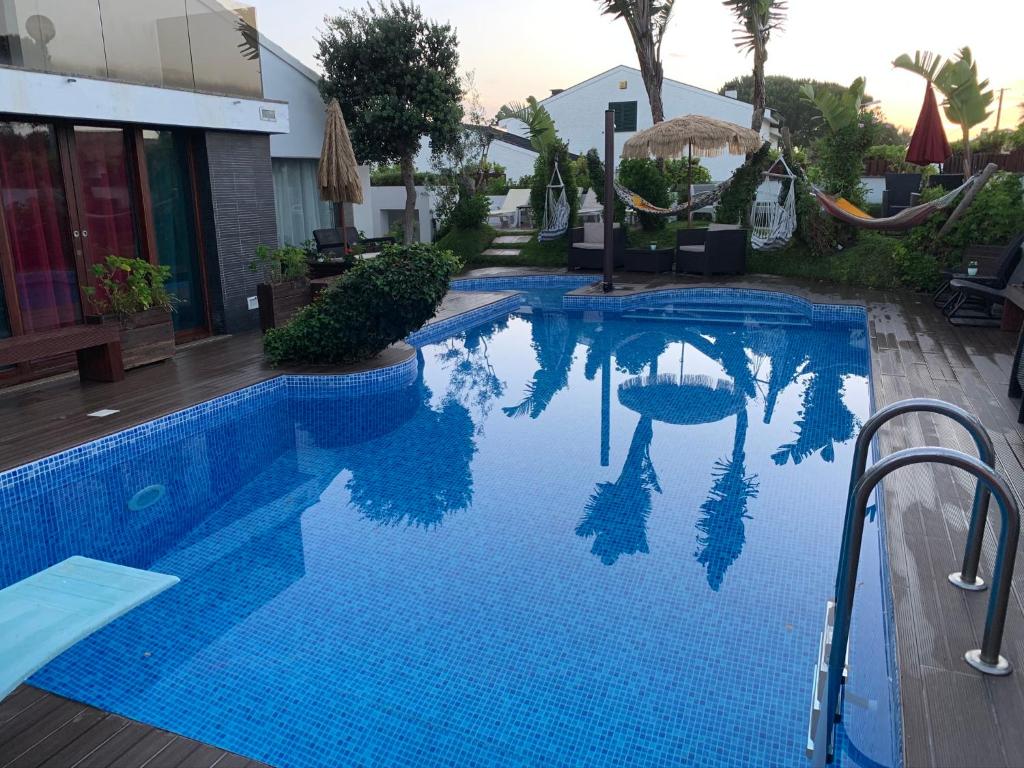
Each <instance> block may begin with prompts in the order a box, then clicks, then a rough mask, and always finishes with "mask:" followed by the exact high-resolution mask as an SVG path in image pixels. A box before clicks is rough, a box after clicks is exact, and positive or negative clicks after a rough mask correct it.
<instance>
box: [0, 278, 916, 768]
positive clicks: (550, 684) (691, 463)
mask: <svg viewBox="0 0 1024 768" xmlns="http://www.w3.org/2000/svg"><path fill="white" fill-rule="evenodd" d="M524 286H525V287H527V288H528V291H527V294H526V297H525V303H524V304H523V305H522V306H521V307H520V308H519V309H518V310H516V311H513V312H511V313H509V314H504V315H501V316H499V317H497V318H493V317H492V318H490V319H486V320H483V321H481V322H477V323H476V324H475V325H473V326H472V327H469V328H463V329H462V330H458V331H456V332H455V333H454V334H453V335H452V336H450V337H449V338H446V339H443V340H441V341H437V342H435V343H427V344H424V345H423V346H422V347H421V348H420V349H419V350H418V354H417V362H418V366H417V368H416V370H415V371H412V372H411V374H410V377H409V381H408V382H406V383H404V384H402V383H401V382H399V383H395V382H391V383H389V384H387V385H386V386H381V387H378V388H376V389H374V388H373V387H372V386H371V385H369V384H368V385H367V386H366V387H362V388H358V389H356V390H352V391H349V390H342V389H339V388H330V387H319V386H316V385H314V384H310V385H308V386H303V385H298V386H294V385H284V384H281V385H277V384H275V383H274V382H271V383H270V384H267V385H260V386H258V387H256V388H253V389H252V391H251V392H247V393H242V394H240V395H237V396H234V397H232V398H229V399H227V400H225V401H224V404H223V406H222V407H209V408H207V409H206V410H204V411H203V412H202V413H200V414H199V415H197V416H195V417H194V418H186V417H182V418H180V419H177V420H174V419H172V420H169V421H168V420H164V421H163V422H161V423H160V424H158V425H157V426H156V427H154V428H153V429H149V430H146V431H145V432H143V433H142V434H136V435H135V436H134V437H132V438H130V439H129V438H126V439H124V440H114V441H108V442H107V443H106V444H104V445H103V446H101V447H97V448H96V449H95V450H91V451H86V452H84V454H83V453H79V454H78V455H76V456H73V457H71V458H69V460H68V461H66V462H58V463H57V464H55V465H54V464H51V465H48V466H47V467H46V469H45V470H44V471H40V472H22V473H21V474H20V475H18V477H17V478H15V477H14V475H11V474H10V473H8V477H7V482H6V484H5V483H4V482H3V479H4V478H3V476H0V493H3V494H6V496H0V500H6V502H7V503H5V504H4V506H3V510H2V512H0V559H2V562H0V585H6V584H9V583H11V582H12V581H15V580H17V579H19V578H23V577H24V576H26V575H28V574H29V573H31V572H33V571H35V570H38V569H40V568H42V567H45V566H47V565H50V564H52V563H53V562H56V561H58V560H60V559H62V558H64V557H66V556H69V555H71V554H83V555H87V556H91V557H98V558H102V559H106V560H111V561H114V562H118V563H124V564H127V565H132V566H137V567H143V568H150V569H153V570H156V571H161V572H165V573H171V574H175V575H178V576H180V577H181V583H180V584H179V585H177V586H176V587H174V588H172V589H170V590H169V591H167V592H166V593H164V594H163V595H161V596H160V597H158V598H156V599H155V600H153V601H151V602H150V603H148V604H146V605H144V606H142V607H141V608H139V609H138V610H135V611H133V612H132V613H130V614H129V615H127V616H125V617H123V618H122V619H120V620H118V621H117V622H115V623H114V624H112V625H111V626H109V627H107V628H106V629H104V630H102V631H101V632H99V633H97V634H96V635H94V636H93V637H92V638H90V639H88V640H86V641H84V642H82V643H80V644H78V645H77V646H75V647H74V648H73V649H71V650H70V651H68V652H67V653H65V654H63V655H62V656H61V657H59V658H58V659H56V660H55V661H54V662H52V663H51V664H49V665H48V666H47V667H45V668H44V669H43V670H42V671H40V672H39V673H38V674H37V675H36V676H35V677H34V678H33V680H32V682H33V683H34V684H36V685H39V686H42V687H43V688H46V689H48V690H51V691H55V692H57V693H60V694H63V695H66V696H69V697H72V698H74V699H77V700H81V701H84V702H87V703H90V704H93V705H96V706H99V707H103V708H106V709H109V710H111V711H114V712H117V713H119V714H122V715H125V716H128V717H132V718H135V719H139V720H142V721H145V722H147V723H151V724H153V725H156V726H160V727H163V728H167V729H169V730H172V731H175V732H178V733H181V734H184V735H186V736H189V737H191V738H194V739H198V740H201V741H206V742H210V743H213V744H216V745H218V746H221V747H224V748H226V749H229V750H233V751H237V752H240V753H242V754H244V755H247V756H249V757H252V758H257V759H260V760H264V761H266V762H269V763H271V764H274V765H278V766H281V768H293V767H294V768H299V767H301V766H347V765H380V766H398V765H408V766H435V765H437V766H442V765H443V766H476V765H479V766H512V765H544V766H562V765H565V766H603V765H624V766H627V765H628V766H676V765H702V766H703V765H730V766H731V765H757V766H769V765H780V766H781V765H804V764H806V758H805V757H804V747H805V744H806V728H807V718H808V708H809V705H810V699H811V691H810V688H811V681H812V674H813V665H814V661H815V659H816V653H817V646H818V635H819V632H820V631H821V624H822V620H823V618H824V610H825V600H826V599H827V598H828V597H829V596H830V589H831V586H832V583H833V581H834V578H835V566H836V561H837V557H838V542H839V538H840V533H841V528H842V510H843V504H844V500H845V491H846V483H847V480H848V475H849V468H850V459H851V453H852V447H853V438H854V436H855V434H856V432H857V429H858V426H859V424H860V423H861V422H862V421H863V420H864V419H865V418H866V417H867V415H868V414H869V411H870V384H869V362H868V348H867V339H866V333H865V326H864V322H863V320H861V321H860V322H859V323H857V322H852V323H851V322H844V323H832V324H825V323H821V322H810V321H809V320H806V322H803V323H801V322H797V320H799V318H796V319H794V318H788V319H785V321H781V320H780V322H779V323H778V324H773V323H772V322H771V317H770V313H771V307H770V306H769V307H768V315H766V316H764V317H762V316H761V315H759V316H758V318H759V319H758V321H757V322H751V321H747V322H731V321H730V319H729V317H724V318H723V317H722V316H721V315H715V314H714V313H713V312H712V313H710V314H708V313H703V312H702V308H701V307H697V308H696V309H693V310H692V311H687V312H683V313H681V314H680V313H676V314H673V312H672V311H670V310H665V311H660V312H645V313H632V314H631V313H629V312H627V313H625V314H622V315H620V314H612V313H603V312H599V311H594V310H592V309H591V310H586V311H579V312H572V311H566V310H563V309H562V294H563V293H565V290H566V289H565V288H564V287H561V288H559V287H557V286H556V287H548V288H538V287H536V285H532V284H526V283H524ZM704 309H706V307H705V308H704ZM712 309H713V307H712ZM280 381H284V380H283V379H282V380H280ZM870 530H872V531H876V529H875V527H874V524H872V526H871V529H870ZM869 535H874V536H877V531H876V533H875V534H871V533H870V532H869ZM869 540H871V541H874V540H876V539H869ZM864 549H865V555H864V557H865V561H864V563H865V564H864V565H862V569H861V573H862V574H863V578H864V579H865V584H864V585H863V586H861V587H859V589H858V604H857V608H856V610H855V633H854V639H853V645H852V648H851V659H850V669H851V679H850V691H849V693H848V695H847V699H846V707H845V712H846V722H845V724H844V726H842V727H841V728H840V739H839V746H840V748H841V750H842V754H840V755H839V756H838V760H839V762H840V764H843V765H864V766H874V765H879V764H881V765H891V764H894V763H895V762H897V761H898V749H897V747H896V744H897V743H898V736H897V723H898V716H897V714H896V712H897V710H896V703H895V693H894V690H893V687H892V685H891V683H890V681H891V680H892V679H893V677H894V675H893V673H892V670H891V668H890V667H891V662H889V661H888V659H889V655H888V653H887V649H888V641H887V639H886V628H885V621H884V616H885V609H884V601H883V600H882V575H881V574H882V572H883V568H882V567H881V564H880V562H879V553H878V552H877V547H874V546H867V545H866V546H865V547H864Z"/></svg>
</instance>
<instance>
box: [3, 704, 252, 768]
mask: <svg viewBox="0 0 1024 768" xmlns="http://www.w3.org/2000/svg"><path fill="white" fill-rule="evenodd" d="M214 766H216V768H269V767H268V766H266V765H265V764H264V763H260V762H257V761H256V760H249V759H248V758H245V757H242V756H240V755H235V754H232V753H230V752H225V751H224V750H223V749H217V748H216V747H211V746H209V745H207V744H200V743H199V742H198V741H193V740H192V739H186V738H185V737H184V736H177V735H175V734H173V733H170V732H169V731H163V730H160V729H159V728H152V727H150V726H148V725H143V724H142V723H136V722H134V721H132V720H127V719H125V718H123V717H118V716H117V715H112V714H110V713H109V712H103V711H102V710H99V709H96V708H94V707H89V706H86V705H85V704H79V703H78V702H74V701H71V700H70V699H65V698H64V697H63V696H55V695H54V694H52V693H46V692H45V691H41V690H39V689H38V688H33V687H32V686H30V685H23V686H21V687H20V688H18V689H17V690H16V691H15V692H14V693H12V694H11V695H10V696H8V697H7V698H6V699H4V700H3V701H2V702H0V768H108V767H109V768H115V767H116V768H143V767H145V768H214Z"/></svg>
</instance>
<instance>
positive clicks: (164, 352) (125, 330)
mask: <svg viewBox="0 0 1024 768" xmlns="http://www.w3.org/2000/svg"><path fill="white" fill-rule="evenodd" d="M120 323H121V357H122V358H123V360H124V369H125V370H126V371H127V370H130V369H132V368H138V367H139V366H142V365H149V364H150V363H159V362H162V361H164V360H169V359H170V358H172V357H174V323H173V321H172V320H171V313H170V312H169V311H168V310H166V309H147V310H145V311H144V312H136V313H135V314H132V315H128V316H127V317H124V318H121V319H120Z"/></svg>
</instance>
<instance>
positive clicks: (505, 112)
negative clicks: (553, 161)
mask: <svg viewBox="0 0 1024 768" xmlns="http://www.w3.org/2000/svg"><path fill="white" fill-rule="evenodd" d="M494 119H495V120H499V121H500V120H513V119H514V120H520V121H522V122H523V123H525V124H526V131H527V133H528V134H529V137H530V144H532V145H533V148H534V149H535V150H537V153H538V154H541V155H542V154H544V151H545V150H546V149H547V148H548V147H550V146H551V145H552V144H554V143H555V140H556V139H557V138H558V133H557V131H555V121H554V120H553V119H552V117H551V115H550V114H549V113H548V111H547V110H546V109H545V108H544V107H542V106H541V105H540V103H539V102H538V101H537V99H535V98H534V97H533V96H527V97H526V101H510V102H509V103H508V104H505V105H504V106H503V107H502V108H501V109H499V110H498V114H497V115H495V117H494Z"/></svg>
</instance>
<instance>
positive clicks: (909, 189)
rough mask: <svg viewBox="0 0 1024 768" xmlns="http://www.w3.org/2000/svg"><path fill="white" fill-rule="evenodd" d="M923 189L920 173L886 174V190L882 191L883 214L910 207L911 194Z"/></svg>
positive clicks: (886, 214) (891, 213)
mask: <svg viewBox="0 0 1024 768" xmlns="http://www.w3.org/2000/svg"><path fill="white" fill-rule="evenodd" d="M920 191H921V174H920V173H887V174H885V191H884V192H882V216H883V217H885V216H892V215H893V214H894V213H898V212H899V211H902V210H903V209H904V208H909V207H910V205H911V202H910V196H911V195H913V194H916V193H918V192H920Z"/></svg>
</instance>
